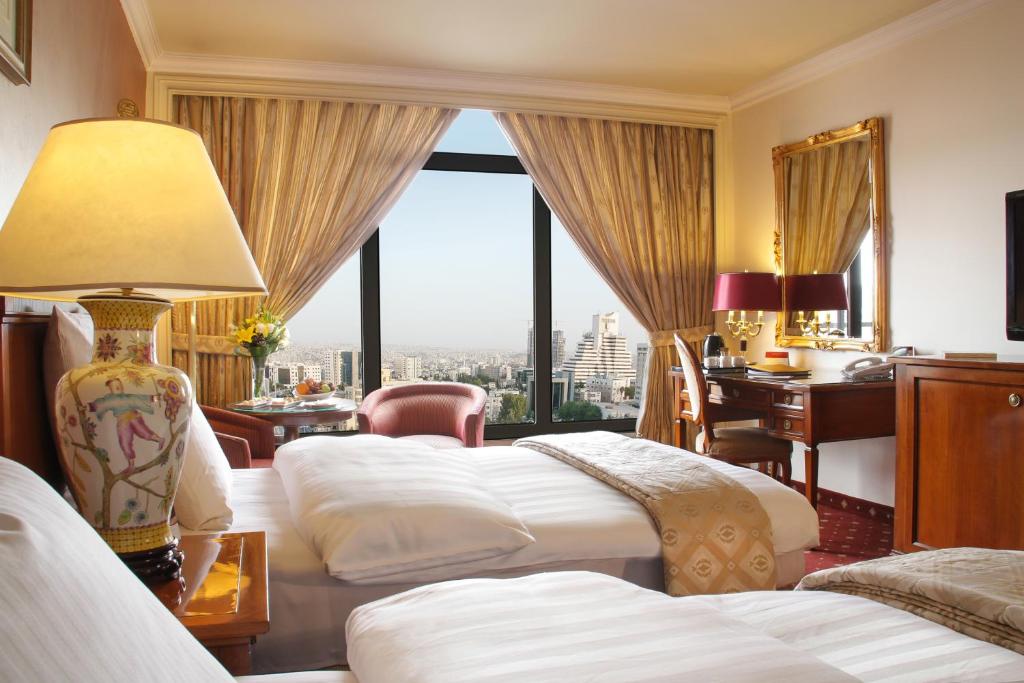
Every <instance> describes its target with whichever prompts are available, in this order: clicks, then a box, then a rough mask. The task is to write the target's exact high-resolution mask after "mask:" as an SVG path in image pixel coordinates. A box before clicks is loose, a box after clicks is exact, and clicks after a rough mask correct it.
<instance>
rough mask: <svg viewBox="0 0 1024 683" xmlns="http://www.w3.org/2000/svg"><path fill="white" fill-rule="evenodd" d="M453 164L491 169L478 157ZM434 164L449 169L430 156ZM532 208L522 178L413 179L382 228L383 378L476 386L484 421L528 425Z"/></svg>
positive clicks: (434, 174) (442, 175)
mask: <svg viewBox="0 0 1024 683" xmlns="http://www.w3.org/2000/svg"><path fill="white" fill-rule="evenodd" d="M449 161H450V160H449ZM459 161H461V162H463V164H462V166H458V167H459V168H465V167H472V168H481V169H483V168H488V167H489V166H488V163H487V162H488V159H486V158H483V157H478V156H469V157H462V158H461V159H459ZM467 163H473V164H475V165H472V166H467ZM448 166H449V167H453V168H454V167H456V166H454V165H452V164H448ZM433 167H434V168H444V167H445V166H444V165H443V164H441V163H439V161H438V160H437V159H435V162H434V164H433ZM532 207H533V184H532V183H531V182H530V179H529V177H528V176H525V175H521V174H509V173H490V172H468V171H446V170H425V171H421V172H420V173H419V174H418V175H417V176H416V178H415V179H414V180H413V182H412V184H411V185H410V186H409V188H408V189H407V190H406V191H405V194H403V195H402V198H401V199H400V200H399V202H398V204H397V205H396V206H395V208H394V209H393V210H392V211H391V213H390V214H389V215H388V217H387V219H386V220H384V222H383V223H382V224H381V226H380V324H381V373H382V376H381V383H382V384H384V385H385V386H387V385H390V384H407V383H410V382H420V381H423V380H432V381H458V382H466V383H470V384H476V385H478V386H481V387H483V388H484V389H486V390H487V395H488V402H487V423H488V424H496V423H504V424H518V423H523V422H527V421H532V419H533V413H534V411H533V408H532V406H530V405H529V401H528V386H527V384H528V383H527V378H526V377H525V376H524V374H523V368H524V367H525V366H526V361H527V353H526V349H525V348H524V342H525V340H526V335H527V333H526V321H527V320H529V319H530V318H531V317H532V315H533V255H532V250H533V228H532V225H533V218H532V216H533V211H532Z"/></svg>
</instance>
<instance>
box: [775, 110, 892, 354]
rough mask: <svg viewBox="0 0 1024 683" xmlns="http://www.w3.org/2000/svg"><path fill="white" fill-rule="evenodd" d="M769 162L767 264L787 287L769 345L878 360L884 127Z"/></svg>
mask: <svg viewBox="0 0 1024 683" xmlns="http://www.w3.org/2000/svg"><path fill="white" fill-rule="evenodd" d="M772 161H773V165H774V168H775V211H776V231H775V261H776V269H777V271H778V272H779V273H780V274H782V275H783V276H784V282H785V287H784V292H783V309H784V310H783V312H781V313H779V316H778V322H777V323H776V333H775V343H776V344H777V345H778V346H784V347H785V346H795V347H805V348H815V349H828V350H835V349H849V350H856V351H872V352H878V351H882V350H884V349H885V348H886V343H887V339H886V336H887V334H888V326H887V321H886V318H887V306H886V294H887V292H888V282H887V264H886V260H885V257H884V253H885V250H884V249H883V245H885V244H886V243H887V238H886V226H885V215H886V210H885V168H884V166H885V156H884V153H883V149H882V120H881V119H880V118H872V119H868V120H866V121H861V122H860V123H857V124H855V125H853V126H850V127H848V128H843V129H840V130H831V131H826V132H824V133H819V134H817V135H813V136H811V137H809V138H807V139H806V140H802V141H800V142H796V143H793V144H789V145H782V146H780V147H776V148H774V149H773V150H772ZM844 290H845V294H846V300H845V301H844V297H843V293H844ZM800 309H804V310H800Z"/></svg>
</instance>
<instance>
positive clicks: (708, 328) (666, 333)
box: [650, 325, 715, 347]
mask: <svg viewBox="0 0 1024 683" xmlns="http://www.w3.org/2000/svg"><path fill="white" fill-rule="evenodd" d="M714 331H715V326H714V325H698V326H697V327H681V328H679V329H675V330H658V331H657V332H651V333H650V337H651V346H653V347H658V346H675V345H676V339H675V336H676V335H677V334H678V335H679V336H680V338H682V340H683V341H687V342H699V341H701V340H703V339H704V337H706V336H707V335H709V334H711V333H712V332H714Z"/></svg>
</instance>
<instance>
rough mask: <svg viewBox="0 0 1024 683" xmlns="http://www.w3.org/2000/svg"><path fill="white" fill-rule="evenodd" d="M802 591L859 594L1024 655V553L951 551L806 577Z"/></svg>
mask: <svg viewBox="0 0 1024 683" xmlns="http://www.w3.org/2000/svg"><path fill="white" fill-rule="evenodd" d="M797 590H826V591H832V592H834V593H846V594H848V595H859V596H860V597H862V598H869V599H871V600H875V601H876V602H881V603H883V604H886V605H889V606H890V607H896V608H898V609H902V610H904V611H907V612H910V613H912V614H916V615H918V616H919V617H924V618H925V619H928V620H930V621H934V622H935V623H937V624H942V625H943V626H946V627H948V628H951V629H953V630H954V631H957V632H959V633H963V634H964V635H967V636H971V637H972V638H977V639H978V640H984V641H985V642H989V643H993V644H995V645H999V646H1002V647H1005V648H1007V649H1009V650H1013V651H1014V652H1019V653H1020V654H1024V551H1020V550H990V549H988V548H948V549H945V550H933V551H930V552H920V553H911V554H909V555H897V556H890V557H880V558H878V559H875V560H867V561H865V562H858V563H857V564H851V565H847V566H845V567H836V568H834V569H825V570H822V571H819V572H815V573H813V574H811V575H809V576H805V577H804V579H803V581H801V582H800V585H798V586H797Z"/></svg>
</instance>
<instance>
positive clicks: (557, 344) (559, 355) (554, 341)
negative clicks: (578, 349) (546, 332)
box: [551, 330, 565, 370]
mask: <svg viewBox="0 0 1024 683" xmlns="http://www.w3.org/2000/svg"><path fill="white" fill-rule="evenodd" d="M563 363H565V332H563V331H562V330H551V368H552V369H553V370H558V369H559V368H561V367H562V364H563Z"/></svg>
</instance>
